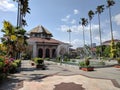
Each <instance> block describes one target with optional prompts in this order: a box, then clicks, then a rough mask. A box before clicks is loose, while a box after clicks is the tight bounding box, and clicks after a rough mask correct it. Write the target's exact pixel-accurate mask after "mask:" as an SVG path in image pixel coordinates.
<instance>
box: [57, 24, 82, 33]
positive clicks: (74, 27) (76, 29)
mask: <svg viewBox="0 0 120 90" xmlns="http://www.w3.org/2000/svg"><path fill="white" fill-rule="evenodd" d="M68 29H71V31H72V32H73V33H80V32H81V31H82V26H80V25H78V26H77V25H72V26H68V25H61V26H60V28H59V30H61V31H62V32H66V31H67V30H68Z"/></svg>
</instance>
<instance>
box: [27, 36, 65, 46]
mask: <svg viewBox="0 0 120 90" xmlns="http://www.w3.org/2000/svg"><path fill="white" fill-rule="evenodd" d="M27 41H28V42H36V43H43V42H44V43H54V44H61V43H63V42H61V41H59V40H55V39H53V38H50V39H46V38H36V37H32V38H29V39H28V40H27Z"/></svg>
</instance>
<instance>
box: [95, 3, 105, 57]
mask: <svg viewBox="0 0 120 90" xmlns="http://www.w3.org/2000/svg"><path fill="white" fill-rule="evenodd" d="M103 11H104V5H99V6H97V8H96V14H98V21H99V34H100V46H101V50H100V57H101V55H102V39H101V28H100V14H101V13H102V12H103Z"/></svg>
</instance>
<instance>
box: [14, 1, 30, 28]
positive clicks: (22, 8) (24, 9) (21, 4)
mask: <svg viewBox="0 0 120 90" xmlns="http://www.w3.org/2000/svg"><path fill="white" fill-rule="evenodd" d="M13 1H16V2H17V3H18V13H17V27H22V26H25V25H27V23H26V20H25V19H24V18H25V16H26V13H30V8H29V6H28V5H29V2H28V1H29V0H13Z"/></svg>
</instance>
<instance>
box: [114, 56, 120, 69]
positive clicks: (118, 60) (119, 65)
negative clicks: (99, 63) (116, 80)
mask: <svg viewBox="0 0 120 90" xmlns="http://www.w3.org/2000/svg"><path fill="white" fill-rule="evenodd" d="M116 60H117V63H118V65H115V67H116V68H120V58H117V59H116Z"/></svg>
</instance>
